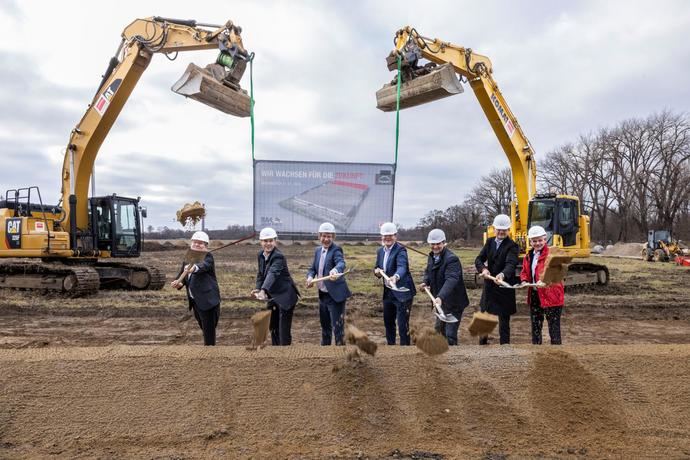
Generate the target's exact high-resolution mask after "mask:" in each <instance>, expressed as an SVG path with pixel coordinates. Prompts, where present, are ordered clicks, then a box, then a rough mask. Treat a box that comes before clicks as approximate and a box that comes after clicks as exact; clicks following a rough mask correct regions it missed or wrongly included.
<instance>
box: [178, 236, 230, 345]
mask: <svg viewBox="0 0 690 460" xmlns="http://www.w3.org/2000/svg"><path fill="white" fill-rule="evenodd" d="M208 243H209V238H208V235H207V234H206V233H205V232H196V233H194V235H192V242H191V244H190V248H191V249H193V250H195V251H206V256H204V261H203V262H201V263H197V264H194V265H192V266H190V265H185V264H184V262H183V263H182V267H181V269H180V272H179V273H178V274H177V276H176V277H175V278H176V279H175V281H173V282H172V283H171V286H172V287H174V288H176V289H182V287H183V286H186V287H187V300H188V301H189V309H190V310H193V311H194V317H195V318H196V321H197V323H199V327H200V328H201V330H202V332H203V334H204V345H215V344H216V327H217V326H218V318H220V290H219V289H218V281H217V280H216V269H215V264H214V262H213V255H212V254H211V253H210V252H208ZM185 270H188V271H189V272H190V273H189V274H188V275H187V276H185V277H184V278H183V279H182V281H177V278H179V277H180V275H182V273H183V272H184V271H185Z"/></svg>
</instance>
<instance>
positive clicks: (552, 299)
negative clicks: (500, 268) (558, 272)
mask: <svg viewBox="0 0 690 460" xmlns="http://www.w3.org/2000/svg"><path fill="white" fill-rule="evenodd" d="M532 254H534V249H530V251H529V252H528V253H527V254H526V255H525V258H524V260H523V261H522V272H520V281H527V282H528V283H536V282H537V281H539V273H540V272H541V271H542V270H544V264H546V257H548V255H549V247H548V246H544V249H542V250H541V253H540V254H539V260H537V269H536V270H535V274H536V275H535V278H536V279H535V280H532ZM533 289H534V288H529V289H527V305H531V304H530V296H531V294H532V290H533ZM536 289H537V294H538V295H539V302H540V303H541V306H542V308H547V307H561V306H563V304H564V303H565V292H564V289H563V283H562V282H561V283H558V284H552V285H551V286H548V287H543V288H536Z"/></svg>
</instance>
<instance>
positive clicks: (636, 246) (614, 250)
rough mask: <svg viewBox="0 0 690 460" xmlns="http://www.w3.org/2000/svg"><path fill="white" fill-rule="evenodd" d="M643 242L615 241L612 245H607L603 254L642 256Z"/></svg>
mask: <svg viewBox="0 0 690 460" xmlns="http://www.w3.org/2000/svg"><path fill="white" fill-rule="evenodd" d="M643 246H644V244H643V243H616V244H614V245H613V247H608V248H607V249H606V250H605V251H604V252H602V254H603V255H605V256H619V257H620V256H625V257H632V256H636V257H640V258H641V257H642V256H641V255H640V254H641V253H642V247H643Z"/></svg>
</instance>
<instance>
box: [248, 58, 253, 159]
mask: <svg viewBox="0 0 690 460" xmlns="http://www.w3.org/2000/svg"><path fill="white" fill-rule="evenodd" d="M249 98H250V103H249V119H250V122H251V125H252V162H254V53H251V54H250V55H249Z"/></svg>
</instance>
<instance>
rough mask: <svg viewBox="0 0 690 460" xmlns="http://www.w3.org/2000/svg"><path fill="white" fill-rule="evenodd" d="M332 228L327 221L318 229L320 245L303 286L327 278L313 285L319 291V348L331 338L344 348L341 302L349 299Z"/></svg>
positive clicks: (343, 319)
mask: <svg viewBox="0 0 690 460" xmlns="http://www.w3.org/2000/svg"><path fill="white" fill-rule="evenodd" d="M334 238H335V227H334V226H333V224H331V223H330V222H324V223H323V224H321V225H320V226H319V240H320V241H321V246H319V247H318V248H316V251H315V252H314V261H313V262H312V264H311V267H310V268H309V271H308V272H307V287H311V286H312V285H313V281H312V280H313V279H314V278H320V277H322V276H326V275H330V279H328V280H324V281H318V282H317V288H318V290H319V319H320V322H321V345H330V344H331V339H332V337H333V336H335V344H336V345H345V301H346V300H347V298H348V297H350V296H352V293H351V292H350V289H348V287H347V282H346V281H345V277H344V276H337V275H338V273H343V272H344V271H345V257H344V256H343V250H342V249H341V248H340V246H338V245H337V244H335V243H334V242H333V239H334Z"/></svg>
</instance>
